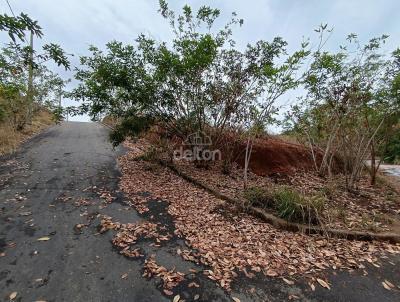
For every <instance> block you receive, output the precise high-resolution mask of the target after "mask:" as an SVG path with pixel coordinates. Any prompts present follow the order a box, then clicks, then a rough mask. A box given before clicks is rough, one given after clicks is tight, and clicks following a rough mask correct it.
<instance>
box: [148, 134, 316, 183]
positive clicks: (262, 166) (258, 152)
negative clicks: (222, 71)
mask: <svg viewBox="0 0 400 302" xmlns="http://www.w3.org/2000/svg"><path fill="white" fill-rule="evenodd" d="M160 136H162V130H160V129H159V128H157V127H153V128H152V129H151V130H150V131H148V132H147V134H146V139H147V140H148V141H150V142H152V143H155V144H157V143H159V142H160ZM213 141H215V140H214V138H213ZM170 143H172V145H174V147H175V148H178V147H179V146H181V144H182V140H181V139H179V138H178V137H174V138H173V139H170ZM213 148H217V149H220V150H221V152H222V159H224V156H225V157H226V156H227V154H229V153H230V152H231V151H229V149H231V148H233V150H234V151H233V154H234V155H233V159H234V162H236V163H237V164H238V165H239V166H240V167H242V168H243V167H244V157H245V151H246V141H245V140H240V139H238V138H237V136H235V135H232V134H227V135H225V136H224V137H223V138H222V139H221V140H220V143H219V144H217V145H216V146H214V147H213ZM317 153H318V152H317ZM321 157H322V156H321V154H320V153H318V154H317V158H318V159H319V160H320V159H321ZM250 170H251V171H252V172H253V173H255V174H257V175H259V176H284V175H289V174H293V173H295V172H298V171H311V170H314V163H313V160H312V155H311V152H310V149H309V148H306V147H305V146H303V145H300V144H295V143H290V142H286V141H284V140H282V139H279V138H275V137H266V138H259V139H256V141H255V142H254V145H253V150H252V153H251V158H250Z"/></svg>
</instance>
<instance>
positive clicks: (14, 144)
mask: <svg viewBox="0 0 400 302" xmlns="http://www.w3.org/2000/svg"><path fill="white" fill-rule="evenodd" d="M51 125H54V116H53V114H52V113H51V112H49V111H48V110H40V111H39V112H38V113H37V114H36V115H35V116H34V117H33V119H32V123H31V124H29V125H27V126H26V127H25V128H24V129H23V130H21V131H17V130H15V129H14V127H12V125H10V124H9V123H7V122H4V123H1V124H0V155H4V154H9V153H12V152H14V151H15V150H16V149H17V148H18V147H19V145H20V144H22V143H23V142H25V141H26V140H27V139H29V138H30V137H32V136H33V135H35V134H37V133H39V132H41V131H43V130H44V129H46V128H48V127H50V126H51Z"/></svg>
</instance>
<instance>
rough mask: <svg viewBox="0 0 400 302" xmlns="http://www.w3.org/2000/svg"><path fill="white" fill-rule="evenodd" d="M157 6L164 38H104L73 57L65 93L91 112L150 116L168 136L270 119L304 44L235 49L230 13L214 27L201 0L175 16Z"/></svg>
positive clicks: (213, 15)
mask: <svg viewBox="0 0 400 302" xmlns="http://www.w3.org/2000/svg"><path fill="white" fill-rule="evenodd" d="M160 13H161V15H162V17H164V18H165V19H166V20H167V21H168V22H169V24H170V26H171V30H172V32H173V34H174V38H173V40H172V41H168V42H157V41H156V40H154V39H153V38H150V37H147V36H145V35H143V34H141V35H139V37H138V38H137V40H136V44H135V45H123V44H122V43H120V42H111V43H108V44H107V45H106V46H107V50H106V52H102V51H100V50H99V49H98V48H96V47H91V48H90V51H91V55H90V56H85V57H81V64H82V68H80V69H79V70H78V71H77V73H76V75H75V77H76V79H77V80H79V81H80V85H79V87H78V88H77V89H75V90H74V92H73V93H72V96H73V97H75V99H77V100H79V101H81V102H82V106H81V109H82V111H84V112H87V113H89V114H90V115H91V116H93V117H96V116H97V115H98V114H99V113H102V114H111V115H114V116H117V117H120V118H122V119H124V118H129V116H131V115H134V116H152V117H153V118H154V119H155V120H157V123H158V124H159V125H160V126H161V127H163V128H164V130H166V131H167V132H168V133H169V134H170V135H171V136H178V137H181V138H182V139H185V138H186V136H188V135H189V134H192V133H195V132H197V131H202V132H210V133H207V134H208V135H210V136H212V137H213V138H214V137H216V140H213V141H214V142H215V143H216V144H218V137H220V135H219V134H220V133H221V132H222V131H224V130H225V129H230V130H234V129H242V128H243V127H248V124H252V122H251V121H249V117H250V116H252V117H254V116H256V117H257V123H258V125H261V124H263V125H266V124H268V123H270V122H271V121H272V115H273V114H274V113H276V108H275V106H274V102H275V101H276V99H277V98H278V97H280V96H281V95H282V94H283V93H285V92H286V91H287V90H290V89H292V88H294V87H296V86H297V85H298V84H299V83H300V82H299V80H298V79H296V77H295V73H296V71H297V70H298V69H299V67H300V66H301V64H302V62H303V61H304V59H305V57H306V56H307V55H309V51H307V50H306V48H307V44H304V45H302V49H301V50H300V51H297V52H295V53H293V54H292V55H288V54H287V52H286V45H287V43H286V42H285V41H284V40H283V39H282V38H275V39H274V40H273V41H272V42H266V41H259V42H257V43H256V44H255V45H253V46H252V45H249V46H248V47H247V48H246V49H245V50H244V51H239V50H237V49H236V48H235V41H234V40H233V38H232V28H233V27H234V26H235V25H238V26H241V25H242V23H243V21H242V20H240V19H238V18H237V17H236V14H232V18H231V20H230V21H229V22H228V23H227V24H226V25H225V26H224V27H222V28H221V29H215V23H216V20H217V18H218V17H219V15H220V11H219V10H217V9H213V8H210V7H207V6H203V7H201V8H200V9H199V10H198V11H197V12H195V11H193V10H192V8H191V7H189V6H185V7H184V8H183V10H182V14H181V15H176V14H175V12H173V11H171V10H170V9H169V7H168V4H167V2H166V1H160ZM254 108H257V110H255V109H254ZM127 112H129V113H127ZM253 113H254V114H253ZM251 126H252V125H250V127H251ZM121 134H122V135H125V134H127V132H121ZM121 139H122V136H121V137H119V139H118V140H121ZM118 140H116V141H118Z"/></svg>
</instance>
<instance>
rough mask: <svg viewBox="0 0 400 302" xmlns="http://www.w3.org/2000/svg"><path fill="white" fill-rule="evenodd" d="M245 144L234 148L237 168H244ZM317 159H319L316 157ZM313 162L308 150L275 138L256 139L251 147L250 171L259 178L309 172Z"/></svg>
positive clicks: (312, 167)
mask: <svg viewBox="0 0 400 302" xmlns="http://www.w3.org/2000/svg"><path fill="white" fill-rule="evenodd" d="M245 150H246V144H245V143H241V144H238V146H237V147H236V153H237V157H236V158H237V159H236V162H237V163H238V164H239V166H241V167H244V158H245ZM318 158H321V156H320V155H318ZM313 169H314V162H313V159H312V155H311V152H310V149H308V148H306V147H304V146H302V145H299V144H294V143H288V142H285V141H283V140H280V139H277V138H265V139H258V140H256V141H255V143H254V145H253V150H252V153H251V158H250V170H251V171H252V172H253V173H255V174H257V175H260V176H267V175H280V174H281V175H285V174H293V173H295V172H297V171H311V170H313Z"/></svg>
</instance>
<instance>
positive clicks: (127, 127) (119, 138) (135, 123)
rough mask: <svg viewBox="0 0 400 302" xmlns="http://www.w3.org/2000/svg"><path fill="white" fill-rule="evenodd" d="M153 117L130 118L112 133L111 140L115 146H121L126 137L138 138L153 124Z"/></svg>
mask: <svg viewBox="0 0 400 302" xmlns="http://www.w3.org/2000/svg"><path fill="white" fill-rule="evenodd" d="M153 122H154V120H153V119H152V118H151V117H144V116H128V117H127V118H125V119H123V120H122V122H121V123H120V124H119V125H117V126H116V128H115V129H114V130H113V131H112V132H111V133H110V140H111V142H112V143H113V145H114V146H117V145H119V144H120V143H122V142H123V141H124V139H125V137H127V136H130V137H136V136H138V135H140V134H141V133H142V132H144V131H146V130H147V129H149V128H150V126H151V125H152V124H153Z"/></svg>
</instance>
